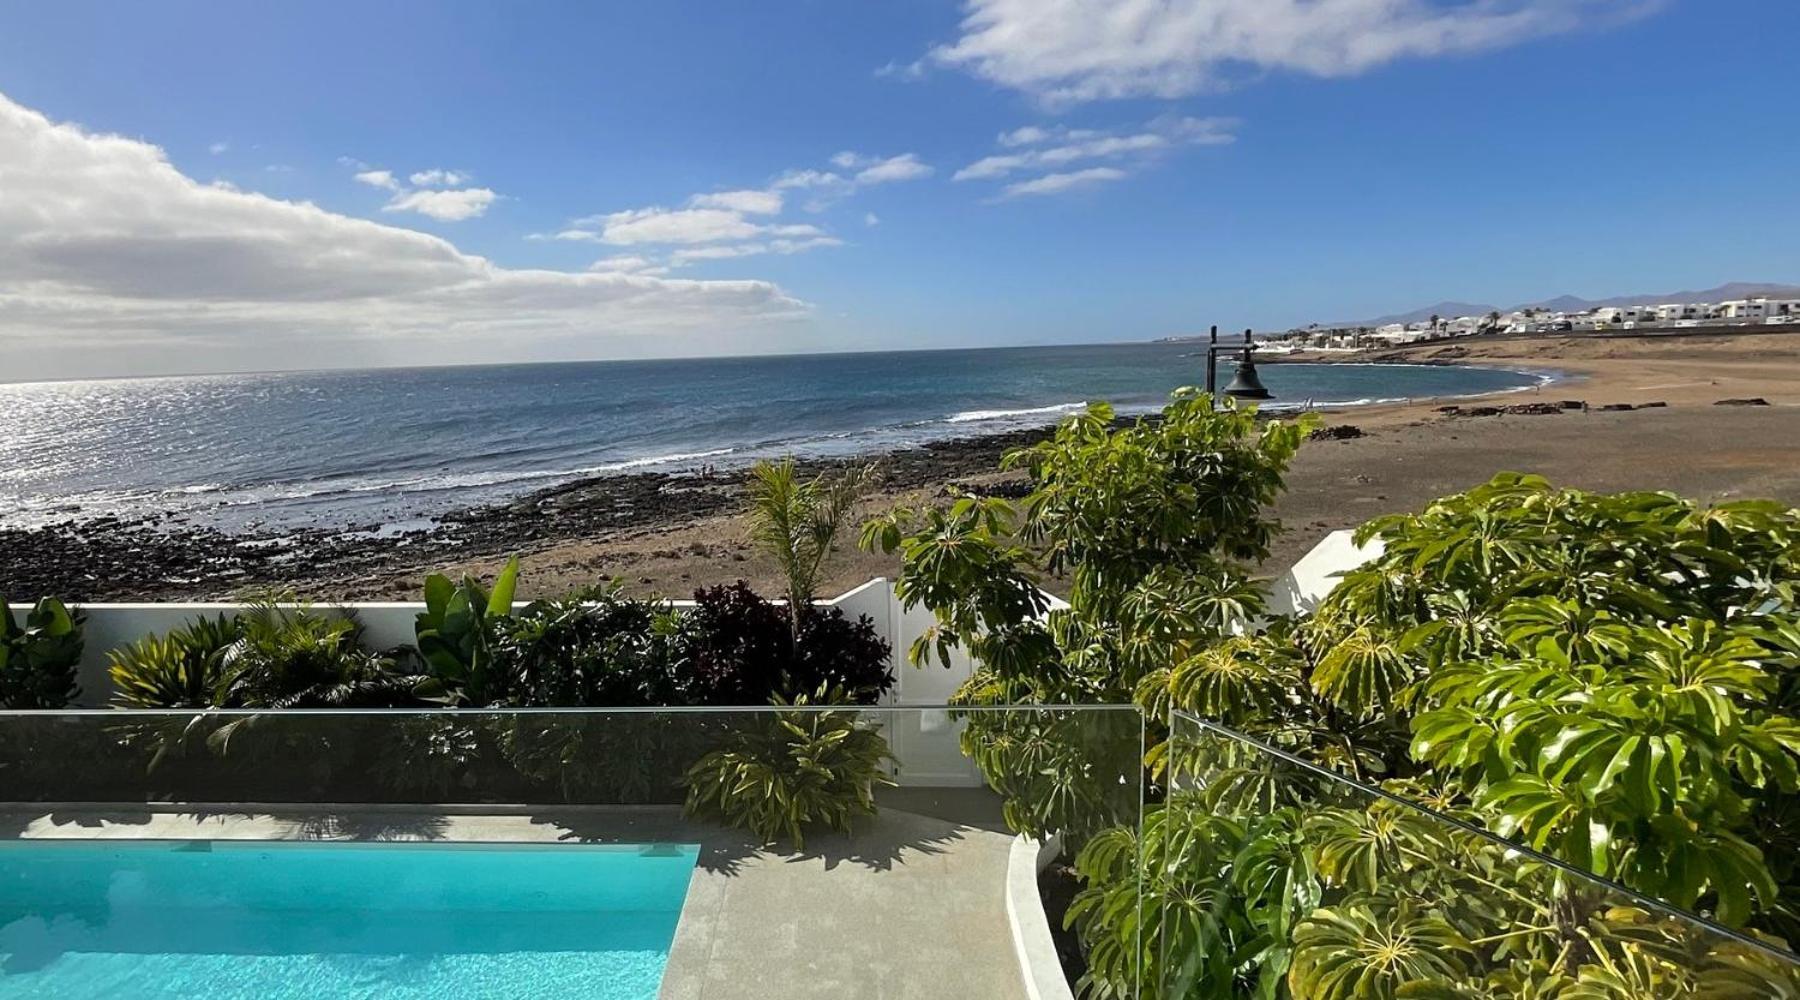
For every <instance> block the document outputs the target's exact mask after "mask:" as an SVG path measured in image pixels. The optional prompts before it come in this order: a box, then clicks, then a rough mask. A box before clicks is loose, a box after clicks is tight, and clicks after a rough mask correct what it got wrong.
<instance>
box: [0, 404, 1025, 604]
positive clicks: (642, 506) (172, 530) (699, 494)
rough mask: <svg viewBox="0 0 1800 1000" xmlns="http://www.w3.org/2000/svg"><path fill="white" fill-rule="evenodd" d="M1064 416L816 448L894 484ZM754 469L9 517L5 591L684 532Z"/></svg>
mask: <svg viewBox="0 0 1800 1000" xmlns="http://www.w3.org/2000/svg"><path fill="white" fill-rule="evenodd" d="M1049 431H1050V428H1048V427H1045V428H1036V429H1030V430H1019V431H1009V432H1005V433H999V434H990V435H984V436H979V437H969V438H959V439H954V440H948V441H938V442H932V443H930V444H925V445H921V446H918V447H915V448H906V449H899V450H894V451H889V452H886V453H881V454H876V455H867V456H860V457H857V458H854V459H848V458H847V459H816V460H803V461H801V463H800V465H801V466H802V468H803V469H805V470H806V471H807V472H809V473H816V472H820V471H825V470H829V469H837V468H843V467H846V466H849V465H852V464H865V463H868V462H874V463H876V464H877V466H878V468H879V470H880V477H881V487H882V489H883V490H889V491H897V490H907V489H918V488H921V487H929V486H942V485H944V484H949V483H953V482H956V481H958V480H964V479H967V478H969V477H974V476H982V475H986V474H991V473H993V472H994V470H995V469H996V467H997V466H998V463H999V461H1000V457H1001V456H1002V455H1003V454H1005V452H1006V451H1008V450H1010V449H1012V448H1016V447H1019V446H1021V445H1026V444H1031V443H1033V442H1035V441H1039V440H1042V439H1043V438H1044V437H1045V436H1046V435H1047V434H1048V433H1049ZM748 475H749V473H748V470H746V469H732V470H721V471H716V472H712V473H710V474H703V473H699V472H675V473H659V472H650V473H622V474H613V475H605V476H596V477H592V478H587V479H580V480H575V481H572V482H568V483H562V484H559V485H556V486H550V487H545V488H543V489H539V490H535V491H533V492H531V493H528V494H525V495H523V496H520V497H518V498H516V499H513V500H510V501H505V502H501V503H495V504H488V505H483V506H477V507H469V508H464V509H460V510H456V511H453V512H451V513H449V514H446V515H444V516H443V517H441V518H439V519H438V520H437V522H436V523H435V524H434V525H433V526H432V527H429V528H422V529H417V530H411V531H405V532H401V533H397V534H393V535H388V536H383V535H380V534H379V533H378V532H377V531H376V530H375V529H376V528H377V527H378V526H373V525H371V526H362V527H361V528H350V529H326V528H313V529H305V530H301V531H297V532H288V533H282V534H263V533H255V532H250V533H241V534H233V533H225V532H221V531H218V530H215V529H211V528H204V527H191V526H184V525H168V524H165V523H162V521H161V519H160V518H157V517H146V518H139V519H129V520H128V519H121V518H117V517H101V518H94V519H91V520H86V521H79V522H66V523H63V524H57V525H52V526H47V527H41V528H31V529H18V528H0V595H4V596H5V597H7V599H8V600H11V601H14V602H20V601H24V600H27V599H35V598H36V597H37V596H39V595H54V596H57V597H61V598H64V599H65V600H72V601H130V600H162V601H168V600H204V599H209V598H223V597H228V596H234V595H242V594H245V593H248V592H254V591H256V590H259V589H266V588H277V589H283V590H287V589H292V590H297V591H300V592H302V593H305V592H309V591H313V590H315V589H317V586H318V585H319V584H320V583H324V582H329V581H339V580H345V579H348V578H353V577H358V576H364V575H369V574H375V573H394V572H405V571H408V570H414V569H416V570H419V571H420V572H424V571H428V570H431V569H434V568H436V567H438V566H440V565H444V564H448V563H451V562H456V561H463V560H467V559H470V558H473V557H479V556H485V555H498V554H505V553H511V552H519V551H529V550H531V549H533V548H540V547H544V546H548V545H553V544H556V543H558V542H564V541H571V540H576V539H589V540H592V539H605V538H608V537H613V536H618V535H621V534H626V533H643V532H650V533H671V532H676V531H680V530H682V529H685V528H689V527H692V525H693V524H694V522H696V521H698V520H700V519H703V518H711V517H718V516H722V515H729V514H734V513H738V512H740V511H742V509H743V507H744V496H745V493H744V490H745V483H746V481H747V478H748Z"/></svg>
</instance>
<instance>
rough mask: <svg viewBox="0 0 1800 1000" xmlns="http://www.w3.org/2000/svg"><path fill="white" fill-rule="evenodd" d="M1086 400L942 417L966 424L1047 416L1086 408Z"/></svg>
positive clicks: (968, 412) (951, 422)
mask: <svg viewBox="0 0 1800 1000" xmlns="http://www.w3.org/2000/svg"><path fill="white" fill-rule="evenodd" d="M1087 405H1088V404H1087V400H1082V401H1081V402H1079V403H1056V404H1053V405H1051V406H1033V407H1028V408H1026V409H1023V410H964V411H963V412H961V413H953V414H951V415H950V416H948V417H945V418H944V422H945V423H949V424H967V423H974V422H976V421H978V420H1007V419H1012V418H1017V417H1040V416H1049V415H1050V414H1052V413H1075V412H1077V411H1079V410H1085V409H1087Z"/></svg>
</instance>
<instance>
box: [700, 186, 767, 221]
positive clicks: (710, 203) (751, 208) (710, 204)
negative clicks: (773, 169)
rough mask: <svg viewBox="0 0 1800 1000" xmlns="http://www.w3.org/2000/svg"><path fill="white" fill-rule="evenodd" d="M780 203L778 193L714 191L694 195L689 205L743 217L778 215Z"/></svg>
mask: <svg viewBox="0 0 1800 1000" xmlns="http://www.w3.org/2000/svg"><path fill="white" fill-rule="evenodd" d="M781 201H782V198H781V192H780V191H756V190H747V191H714V192H713V193H712V194H697V195H695V196H694V197H693V199H692V200H691V201H690V202H689V204H691V205H693V206H695V207H697V208H726V209H730V210H731V211H733V212H742V213H743V214H745V215H778V214H780V212H781Z"/></svg>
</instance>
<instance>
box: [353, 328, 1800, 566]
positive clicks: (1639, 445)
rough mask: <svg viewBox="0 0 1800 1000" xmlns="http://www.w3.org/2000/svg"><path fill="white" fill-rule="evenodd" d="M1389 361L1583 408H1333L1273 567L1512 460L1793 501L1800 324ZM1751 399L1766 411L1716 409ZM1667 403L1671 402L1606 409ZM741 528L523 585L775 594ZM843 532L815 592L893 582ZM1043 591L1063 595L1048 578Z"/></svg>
mask: <svg viewBox="0 0 1800 1000" xmlns="http://www.w3.org/2000/svg"><path fill="white" fill-rule="evenodd" d="M1380 357H1381V358H1383V359H1386V360H1393V361H1409V362H1436V363H1444V362H1457V363H1469V364H1482V363H1490V364H1496V365H1503V366H1508V367H1514V366H1520V367H1530V368H1554V369H1557V370H1559V371H1561V372H1563V373H1566V374H1567V375H1569V376H1571V377H1570V378H1569V380H1567V381H1563V382H1558V383H1554V384H1552V385H1549V386H1546V387H1544V388H1542V389H1540V390H1536V391H1530V392H1524V393H1513V394H1508V395H1505V396H1500V397H1493V398H1491V399H1486V400H1474V401H1461V405H1463V406H1464V407H1465V408H1472V407H1478V406H1481V405H1483V404H1487V405H1496V406H1501V405H1511V404H1517V403H1530V402H1549V401H1560V400H1563V399H1569V400H1585V401H1586V402H1587V403H1588V404H1589V409H1588V411H1587V412H1581V411H1567V412H1559V413H1555V414H1542V415H1512V414H1501V415H1494V416H1453V415H1447V414H1444V413H1440V412H1438V410H1437V407H1439V406H1441V405H1444V403H1443V401H1422V402H1418V403H1412V404H1405V405H1384V406H1370V407H1358V408H1354V409H1349V410H1342V411H1337V412H1328V413H1326V414H1325V417H1324V419H1325V421H1326V423H1327V424H1352V425H1355V426H1356V427H1358V428H1359V429H1361V430H1362V431H1363V432H1364V433H1363V436H1362V437H1359V438H1353V439H1349V440H1336V441H1331V440H1320V441H1312V442H1309V443H1308V444H1307V446H1306V447H1304V448H1303V449H1301V452H1300V455H1299V457H1298V458H1297V460H1296V461H1295V463H1294V468H1293V469H1292V471H1291V473H1290V475H1289V477H1288V487H1289V488H1288V492H1287V494H1286V495H1285V496H1284V497H1283V498H1282V499H1281V501H1280V502H1279V503H1278V504H1277V505H1276V513H1277V514H1278V516H1279V517H1280V518H1281V520H1282V522H1283V524H1284V525H1285V527H1286V528H1287V530H1286V531H1285V532H1284V533H1283V535H1282V537H1281V538H1280V539H1279V540H1278V542H1277V544H1276V545H1275V547H1274V551H1273V552H1272V554H1271V556H1270V559H1269V560H1268V562H1267V564H1266V566H1265V570H1266V571H1267V572H1270V573H1276V572H1279V571H1280V570H1282V569H1285V568H1286V567H1287V566H1289V565H1291V564H1292V563H1293V562H1294V560H1296V559H1298V558H1299V557H1300V556H1301V555H1302V554H1304V553H1305V552H1306V550H1307V549H1309V548H1311V547H1312V546H1313V545H1314V544H1315V543H1317V541H1318V540H1319V539H1320V538H1321V537H1323V536H1324V535H1325V534H1326V533H1328V532H1330V531H1333V530H1336V529H1339V528H1349V527H1354V526H1356V525H1358V524H1361V523H1362V522H1363V521H1366V520H1368V519H1369V518H1371V517H1374V516H1377V515H1380V514H1388V513H1396V512H1401V511H1410V510H1418V509H1419V508H1421V507H1422V506H1423V505H1424V504H1425V503H1427V502H1428V501H1430V500H1432V499H1434V498H1436V497H1439V496H1443V495H1445V494H1448V493H1454V492H1457V491H1459V490H1463V489H1467V488H1468V487H1470V486H1474V485H1477V484H1479V483H1481V482H1484V481H1486V480H1487V479H1489V478H1491V477H1492V476H1493V475H1494V474H1495V473H1497V472H1502V471H1509V470H1510V471H1520V472H1535V473H1539V474H1541V475H1544V476H1547V477H1549V478H1550V479H1551V480H1552V481H1553V482H1556V483H1560V484H1566V485H1570V486H1577V487H1581V488H1584V489H1591V490H1606V491H1618V490H1651V489H1661V490H1673V491H1674V492H1676V493H1679V494H1682V495H1684V496H1690V497H1696V498H1700V499H1703V500H1709V501H1713V500H1729V499H1744V498H1749V497H1772V498H1774V499H1777V500H1780V501H1782V502H1784V503H1789V504H1800V335H1795V334H1785V335H1766V336H1726V337H1682V338H1664V339H1659V340H1637V339H1615V340H1586V341H1583V340H1580V339H1578V338H1556V339H1538V340H1519V341H1499V340H1496V341H1492V342H1488V343H1482V342H1479V341H1474V342H1463V343H1456V344H1445V345H1439V346H1435V347H1430V348H1425V349H1418V350H1409V351H1396V352H1389V353H1384V354H1382V355H1380ZM1359 360H1360V359H1359ZM1750 397H1761V398H1763V399H1765V400H1767V402H1768V403H1770V404H1771V405H1769V406H1742V407H1740V406H1719V405H1715V404H1716V403H1717V401H1718V400H1721V399H1729V398H1750ZM1657 402H1661V403H1666V404H1667V405H1666V406H1662V407H1654V408H1648V409H1633V410H1629V411H1602V410H1600V409H1599V407H1601V406H1603V405H1606V404H1620V403H1633V404H1644V403H1657ZM1005 478H1011V477H1006V476H1002V475H999V474H995V473H989V474H985V475H967V474H962V475H946V476H944V477H942V481H940V482H935V483H931V484H929V485H925V486H922V487H917V486H915V487H911V488H906V489H899V490H886V491H883V492H881V493H879V494H877V495H875V496H872V497H870V498H869V499H868V500H866V501H865V502H864V503H863V504H861V506H860V508H859V510H858V511H857V520H858V521H860V520H861V519H862V518H863V517H865V516H867V515H870V514H873V513H875V512H876V511H878V510H881V509H885V508H887V507H888V506H891V505H893V504H895V503H905V504H916V503H920V502H927V501H932V500H934V499H939V498H941V494H942V486H943V485H944V484H945V483H947V482H949V481H952V480H954V481H957V482H962V483H974V484H991V483H993V482H995V481H998V480H1002V479H1005ZM745 534H746V525H745V522H744V518H743V517H742V516H741V515H736V514H728V515H722V516H712V517H704V518H699V519H696V520H694V521H693V522H692V523H690V524H683V525H681V526H679V527H674V528H666V527H650V528H640V529H636V530H631V531H626V532H622V533H620V534H619V535H618V536H617V537H609V538H585V539H573V540H565V541H558V542H553V543H550V544H547V545H541V546H532V547H529V548H526V549H525V552H526V559H525V565H526V571H525V574H524V584H523V589H524V591H525V592H526V593H528V594H553V593H558V592H561V591H564V590H566V589H568V588H569V587H571V586H575V585H580V584H584V583H591V582H593V581H594V580H595V579H596V578H598V577H599V576H600V575H601V574H606V575H607V576H609V577H617V578H619V579H621V580H622V581H624V584H625V585H626V586H627V588H628V589H632V590H636V591H645V592H655V593H661V594H685V593H686V592H687V591H690V590H692V589H694V588H696V587H701V586H710V585H712V584H718V583H730V582H732V581H735V580H738V579H745V580H748V581H750V583H751V584H752V585H754V586H755V587H757V588H758V589H760V590H763V591H764V592H766V593H774V592H776V590H777V589H778V574H777V571H776V567H775V566H774V565H773V564H772V563H771V562H769V561H768V560H767V559H765V558H763V557H762V556H761V555H759V554H758V553H757V552H756V551H755V550H754V549H752V548H751V547H750V546H749V545H748V544H746V543H745V541H744V538H745ZM847 535H848V537H846V538H844V539H843V540H842V544H841V545H840V546H839V551H838V552H837V553H836V554H835V556H834V558H833V559H832V560H831V562H830V563H829V565H828V567H827V573H826V574H825V579H824V581H823V585H822V588H821V592H822V593H825V594H835V593H839V592H841V591H843V590H847V589H849V588H851V587H853V586H856V585H857V584H860V583H862V582H863V581H865V580H867V579H869V578H870V577H874V576H892V575H893V574H894V573H895V572H896V571H897V570H898V568H899V567H898V564H897V562H896V561H895V560H892V559H888V558H884V557H878V556H871V555H868V554H867V553H864V552H861V551H859V550H857V549H856V547H855V539H854V532H847ZM500 561H501V560H500V559H499V558H497V557H486V558H476V559H470V560H464V561H459V562H455V563H452V564H451V565H450V570H451V571H452V572H453V573H457V572H472V573H478V574H486V573H491V572H493V571H494V570H495V569H496V568H497V567H498V565H499V563H500ZM418 580H419V576H418V574H417V573H416V572H409V571H407V570H405V569H398V568H397V569H396V570H395V571H389V572H382V573H377V574H371V575H369V576H365V577H363V578H361V579H357V580H352V581H343V582H344V583H346V584H348V585H349V586H348V587H347V588H345V589H348V590H350V591H352V592H354V593H356V594H358V595H359V596H363V597H367V598H370V599H374V598H393V599H399V598H403V597H408V596H411V595H413V594H415V593H417V587H418ZM1050 586H1051V589H1053V590H1055V589H1059V587H1058V585H1057V582H1056V581H1050ZM338 592H340V593H341V592H342V590H340V591H338Z"/></svg>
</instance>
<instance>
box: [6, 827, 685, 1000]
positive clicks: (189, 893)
mask: <svg viewBox="0 0 1800 1000" xmlns="http://www.w3.org/2000/svg"><path fill="white" fill-rule="evenodd" d="M698 854H699V848H698V845H694V844H655V845H604V846H600V845H577V844H411V843H406V844H402V843H378V844H377V843H361V844H348V843H316V842H312V843H278V842H268V841H166V840H165V841H118V840H106V841H95V840H88V841H69V840H61V841H57V840H37V841H32V840H21V841H10V842H4V843H0V997H7V998H11V997H58V998H76V997H125V996H129V997H257V998H260V1000H291V998H298V997H308V998H314V997H319V998H326V997H330V998H337V997H408V998H409V997H420V998H423V997H432V998H454V997H537V998H556V997H578V996H579V997H593V998H602V1000H639V998H642V1000H650V998H654V997H655V996H656V993H657V989H658V987H659V985H660V983H661V980H662V973H663V966H664V965H665V964H666V963H667V961H668V957H669V945H670V942H671V941H672V940H673V938H674V935H675V924H676V922H677V920H678V919H679V917H680V913H681V904H682V900H683V899H684V898H685V896H686V894H687V886H688V880H689V878H690V876H691V874H692V872H693V868H694V860H695V858H696V857H697V856H698Z"/></svg>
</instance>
